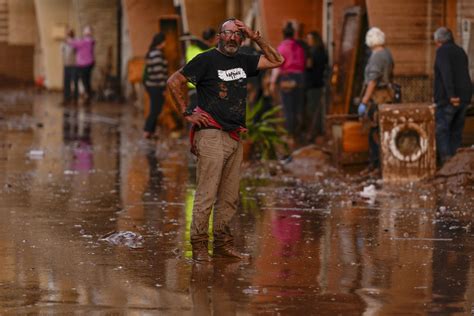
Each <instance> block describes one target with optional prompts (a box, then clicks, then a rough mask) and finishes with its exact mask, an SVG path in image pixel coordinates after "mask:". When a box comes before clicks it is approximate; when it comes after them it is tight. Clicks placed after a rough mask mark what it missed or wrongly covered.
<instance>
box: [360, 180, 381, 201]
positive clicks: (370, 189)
mask: <svg viewBox="0 0 474 316" xmlns="http://www.w3.org/2000/svg"><path fill="white" fill-rule="evenodd" d="M359 194H360V196H362V197H364V198H367V199H369V201H368V203H369V204H374V202H375V197H376V196H377V190H376V189H375V185H373V184H371V185H368V186H366V187H364V190H363V191H362V192H360V193H359Z"/></svg>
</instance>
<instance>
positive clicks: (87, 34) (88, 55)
mask: <svg viewBox="0 0 474 316" xmlns="http://www.w3.org/2000/svg"><path fill="white" fill-rule="evenodd" d="M68 43H69V45H71V46H72V47H74V49H75V50H76V66H77V71H78V75H79V78H80V79H81V82H82V84H83V86H84V89H85V90H86V94H87V98H86V103H87V104H88V103H90V100H91V96H92V88H91V76H92V69H93V68H94V65H95V59H94V46H95V40H94V38H93V37H92V29H91V27H90V26H86V27H85V28H84V30H83V31H82V38H80V39H74V40H70V41H69V42H68Z"/></svg>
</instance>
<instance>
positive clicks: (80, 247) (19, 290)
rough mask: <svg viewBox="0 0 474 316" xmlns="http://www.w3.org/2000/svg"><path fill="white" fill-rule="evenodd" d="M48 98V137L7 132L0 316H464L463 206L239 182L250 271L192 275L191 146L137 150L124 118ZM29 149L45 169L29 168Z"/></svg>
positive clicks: (467, 242)
mask: <svg viewBox="0 0 474 316" xmlns="http://www.w3.org/2000/svg"><path fill="white" fill-rule="evenodd" d="M52 96H54V95H52V94H48V95H42V96H41V97H40V98H39V99H38V100H39V102H40V103H35V107H34V109H35V110H34V111H33V113H35V114H34V115H37V116H38V117H35V120H36V121H41V122H43V123H44V127H42V128H37V129H25V130H24V129H21V130H15V131H5V130H2V129H1V127H0V139H1V140H2V142H3V143H4V144H6V145H5V146H3V147H2V157H3V158H5V159H1V160H0V180H1V181H2V182H1V184H2V185H3V187H1V188H0V216H1V217H2V221H0V252H1V254H2V256H1V258H0V267H1V273H0V314H2V315H3V314H42V313H58V314H74V313H77V311H80V312H82V311H84V313H86V314H101V313H104V312H105V313H110V314H132V313H137V314H147V313H148V314H177V315H191V314H197V315H200V314H202V315H209V314H214V315H233V314H282V315H293V314H301V315H308V314H313V315H401V314H416V315H426V314H433V315H449V314H463V315H467V314H469V313H470V312H471V308H472V307H471V305H472V301H473V297H474V286H473V284H474V275H473V273H472V269H471V265H472V264H471V261H472V260H471V257H472V256H473V255H474V243H473V239H472V232H471V230H470V223H471V221H472V219H471V217H470V216H471V215H470V209H471V208H470V207H469V205H470V204H464V205H463V204H460V203H457V200H461V199H462V198H464V197H460V196H458V197H455V198H452V200H453V201H452V203H453V204H452V205H450V204H449V203H448V202H447V201H438V200H436V198H434V197H433V196H435V195H436V193H435V192H431V191H427V189H425V188H424V187H423V188H418V187H416V186H413V187H409V188H405V189H403V188H402V189H403V190H405V191H401V192H402V193H400V192H399V191H396V190H394V191H393V192H392V191H391V189H389V188H387V189H385V191H386V192H385V193H387V192H388V193H389V194H383V193H384V192H382V191H381V192H379V193H380V194H378V195H377V197H376V201H375V203H374V204H373V205H371V206H370V207H369V206H368V205H367V204H366V202H361V201H360V200H357V199H356V198H354V196H355V195H353V194H352V193H351V192H346V191H345V190H346V188H343V189H340V188H337V187H329V186H324V185H325V183H326V182H330V181H329V180H328V181H325V180H324V181H321V183H319V182H318V183H311V184H309V185H308V184H302V183H299V182H291V181H284V182H283V181H282V182H280V181H279V180H277V179H267V180H260V179H259V180H248V181H243V182H242V188H241V197H242V201H241V202H242V203H241V208H242V209H241V210H240V212H239V213H238V214H237V216H236V217H235V218H234V221H233V223H232V225H234V226H235V227H234V228H235V229H234V231H235V232H236V234H235V237H236V243H237V245H238V247H239V248H242V249H245V251H248V252H250V253H252V255H253V260H252V261H251V262H250V263H249V264H245V265H241V264H240V262H228V261H226V260H222V261H218V260H216V261H215V262H214V263H212V264H211V265H194V264H192V263H191V261H190V260H188V259H189V258H190V252H187V250H190V247H189V224H190V220H191V212H192V205H193V195H194V189H193V188H194V181H193V180H192V178H190V177H189V165H190V161H191V159H190V157H189V156H187V152H188V146H187V143H186V141H181V140H171V139H163V140H162V143H158V144H155V143H147V144H144V143H140V142H138V141H137V139H138V137H139V136H140V134H141V133H140V130H139V129H137V127H139V126H142V124H141V122H142V121H141V120H142V119H143V117H142V116H134V113H133V111H132V110H131V109H129V108H128V110H127V107H117V106H116V105H106V104H94V107H92V108H90V109H82V108H77V109H64V108H62V107H59V106H57V102H56V101H54V100H52V99H51V97H52ZM53 101H54V102H53ZM97 115H99V116H97ZM122 115H123V116H122ZM121 116H122V119H121V120H120V125H118V122H119V120H118V119H117V118H118V117H121ZM61 118H63V120H61ZM137 121H138V122H137ZM134 126H135V127H134ZM163 143H164V144H163ZM9 144H11V146H10V145H9ZM31 148H38V149H41V150H44V152H45V155H44V157H42V158H41V159H37V160H31V159H28V158H27V157H25V154H26V153H27V152H28V151H29V150H30V149H31ZM191 174H193V172H192V171H191ZM321 189H324V190H321ZM338 190H339V191H338ZM416 190H421V191H423V192H421V191H416ZM348 191H350V190H348ZM358 191H360V190H356V191H354V192H358ZM318 192H323V195H321V194H319V193H318ZM432 197H433V198H432ZM340 199H344V200H349V201H352V202H351V203H349V204H345V205H342V206H341V204H340V203H338V201H339V200H340ZM348 205H349V206H348ZM441 205H443V207H444V209H446V210H447V211H446V212H444V213H443V212H440V211H438V210H439V209H440V206H441ZM466 205H467V206H466ZM456 207H458V209H459V210H460V211H459V212H458V213H466V214H465V215H464V217H463V216H461V215H458V213H456V212H454V211H452V210H455V209H456ZM111 231H132V232H136V233H138V234H140V235H141V236H143V239H144V241H143V248H142V249H129V248H126V247H118V246H115V245H109V244H106V243H103V242H100V241H99V238H100V237H101V236H103V235H104V234H106V233H107V232H111ZM183 249H184V250H185V252H184V254H183Z"/></svg>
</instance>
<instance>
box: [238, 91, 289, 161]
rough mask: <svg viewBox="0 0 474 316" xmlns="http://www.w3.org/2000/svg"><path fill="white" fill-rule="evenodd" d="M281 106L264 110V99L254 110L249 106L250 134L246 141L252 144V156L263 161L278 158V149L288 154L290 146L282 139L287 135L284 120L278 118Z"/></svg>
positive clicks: (246, 136) (247, 122)
mask: <svg viewBox="0 0 474 316" xmlns="http://www.w3.org/2000/svg"><path fill="white" fill-rule="evenodd" d="M281 108H282V107H281V106H275V107H272V108H270V109H268V110H264V102H263V98H261V99H260V100H259V101H258V102H257V103H256V104H255V105H254V106H253V107H252V108H251V107H250V106H249V105H248V104H247V117H246V125H247V129H248V132H247V133H246V134H244V139H245V140H247V141H249V142H250V143H251V156H252V157H254V158H257V159H262V160H271V159H276V158H277V149H278V148H282V147H283V149H284V150H285V151H286V152H288V144H287V143H286V142H285V141H284V140H283V139H282V136H285V135H287V132H286V130H285V128H283V126H282V124H281V123H282V122H283V121H284V119H283V118H281V117H278V116H277V114H278V112H280V111H281Z"/></svg>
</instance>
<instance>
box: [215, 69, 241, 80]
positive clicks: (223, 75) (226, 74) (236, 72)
mask: <svg viewBox="0 0 474 316" xmlns="http://www.w3.org/2000/svg"><path fill="white" fill-rule="evenodd" d="M217 75H218V76H219V79H221V80H222V81H234V80H238V79H245V78H247V74H246V73H245V71H244V70H243V69H242V68H240V67H239V68H234V69H229V70H217Z"/></svg>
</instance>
